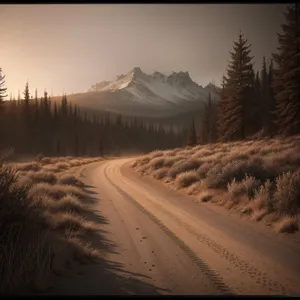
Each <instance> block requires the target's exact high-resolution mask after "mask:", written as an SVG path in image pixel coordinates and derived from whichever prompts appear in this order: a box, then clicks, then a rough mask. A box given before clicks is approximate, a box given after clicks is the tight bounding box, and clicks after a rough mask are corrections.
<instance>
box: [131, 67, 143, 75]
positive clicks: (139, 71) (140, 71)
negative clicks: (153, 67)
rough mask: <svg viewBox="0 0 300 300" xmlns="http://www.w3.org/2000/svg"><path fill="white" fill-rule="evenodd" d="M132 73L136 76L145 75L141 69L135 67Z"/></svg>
mask: <svg viewBox="0 0 300 300" xmlns="http://www.w3.org/2000/svg"><path fill="white" fill-rule="evenodd" d="M131 73H133V74H134V75H141V74H145V73H144V72H143V71H142V70H141V68H140V67H134V68H133V69H132V70H131Z"/></svg>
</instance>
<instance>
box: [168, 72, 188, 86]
mask: <svg viewBox="0 0 300 300" xmlns="http://www.w3.org/2000/svg"><path fill="white" fill-rule="evenodd" d="M167 81H168V82H169V83H171V84H180V85H187V84H191V83H193V80H192V79H191V76H190V74H189V72H183V71H180V72H172V74H171V75H170V76H169V77H168V79H167Z"/></svg>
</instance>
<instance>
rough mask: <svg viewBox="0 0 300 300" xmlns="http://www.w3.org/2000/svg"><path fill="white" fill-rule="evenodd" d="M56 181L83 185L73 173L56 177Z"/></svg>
mask: <svg viewBox="0 0 300 300" xmlns="http://www.w3.org/2000/svg"><path fill="white" fill-rule="evenodd" d="M58 183H60V184H65V185H74V186H78V187H82V186H84V184H83V182H82V181H80V180H79V179H78V178H76V177H75V176H73V175H62V176H60V177H59V178H58Z"/></svg>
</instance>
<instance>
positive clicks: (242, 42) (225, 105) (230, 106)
mask: <svg viewBox="0 0 300 300" xmlns="http://www.w3.org/2000/svg"><path fill="white" fill-rule="evenodd" d="M250 49H251V45H248V41H247V39H246V38H245V37H244V36H243V35H242V33H240V35H239V39H238V41H237V42H234V46H233V51H231V52H229V53H230V55H231V62H230V64H229V66H228V69H227V76H224V77H223V81H224V83H223V88H222V92H221V94H222V95H221V103H220V115H221V118H220V122H219V132H222V136H220V138H221V139H222V140H224V141H230V140H239V139H244V138H245V137H246V135H247V134H249V132H251V127H250V126H249V125H251V122H250V120H252V119H253V115H252V114H253V112H252V111H251V108H252V109H253V106H254V105H253V104H254V83H255V82H254V81H255V74H254V71H253V64H252V57H251V56H250V51H251V50H250Z"/></svg>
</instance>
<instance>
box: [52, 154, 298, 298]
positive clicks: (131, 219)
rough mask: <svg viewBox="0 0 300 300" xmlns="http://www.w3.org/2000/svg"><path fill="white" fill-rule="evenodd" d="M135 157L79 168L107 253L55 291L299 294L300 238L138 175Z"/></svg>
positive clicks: (66, 278)
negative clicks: (278, 232)
mask: <svg viewBox="0 0 300 300" xmlns="http://www.w3.org/2000/svg"><path fill="white" fill-rule="evenodd" d="M131 160H132V158H131V159H128V158H126V159H115V160H109V161H104V162H102V163H94V164H91V165H90V166H87V167H86V168H84V169H83V170H81V172H80V173H81V176H82V178H81V179H82V180H83V181H84V182H85V183H86V184H88V185H89V186H90V187H89V190H90V192H91V193H93V194H92V196H93V198H94V203H93V204H91V205H93V206H94V208H95V213H96V214H97V218H98V220H99V226H100V227H101V229H102V231H101V235H99V241H98V242H99V245H98V246H99V247H100V248H101V249H103V253H104V254H103V259H102V260H101V262H100V263H99V264H95V265H92V266H91V265H85V266H78V267H76V272H75V271H74V270H73V271H71V272H70V274H69V275H67V276H66V275H65V276H63V277H60V278H59V279H58V280H57V288H56V292H57V293H67V294H216V295H217V294H252V295H253V294H281V295H282V294H284V295H300V249H299V244H297V243H295V242H294V241H292V240H290V239H289V238H287V237H285V236H282V235H281V236H276V235H275V234H274V233H272V232H271V231H270V230H268V229H267V228H266V229H263V228H259V227H258V226H255V224H251V222H248V221H247V220H243V219H241V218H239V217H236V216H234V215H231V214H230V213H229V212H228V211H226V210H225V209H223V208H219V207H215V206H214V205H212V204H209V203H196V202H194V201H192V200H191V199H187V198H186V197H185V196H183V195H180V194H179V193H177V192H176V191H171V190H169V189H167V188H166V187H164V186H162V185H161V184H160V183H158V182H154V181H152V180H151V179H145V178H141V177H140V175H138V174H135V173H133V172H132V171H131V170H130V168H129V167H128V164H129V163H130V161H131ZM78 273H79V274H78Z"/></svg>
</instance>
